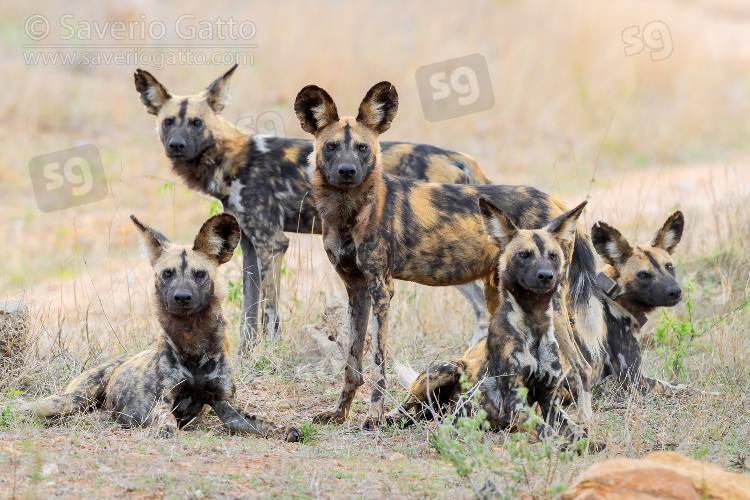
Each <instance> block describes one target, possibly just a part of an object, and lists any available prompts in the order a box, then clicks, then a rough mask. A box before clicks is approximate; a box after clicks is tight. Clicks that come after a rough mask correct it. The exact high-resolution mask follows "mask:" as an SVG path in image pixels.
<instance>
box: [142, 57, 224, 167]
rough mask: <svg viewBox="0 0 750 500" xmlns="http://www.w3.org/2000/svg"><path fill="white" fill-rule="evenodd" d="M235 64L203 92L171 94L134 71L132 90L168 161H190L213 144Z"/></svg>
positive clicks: (149, 76) (147, 76)
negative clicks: (152, 121) (150, 117)
mask: <svg viewBox="0 0 750 500" xmlns="http://www.w3.org/2000/svg"><path fill="white" fill-rule="evenodd" d="M235 69H237V65H236V64H235V65H234V66H232V68H231V69H230V70H229V71H227V72H226V73H224V74H223V75H222V76H220V77H219V78H217V79H216V80H214V82H213V83H212V84H211V85H209V86H208V88H206V90H204V91H203V92H200V93H198V94H194V95H190V96H178V95H172V94H171V93H170V92H169V91H168V90H167V89H166V88H165V87H164V85H162V84H161V83H159V82H158V81H157V79H156V78H154V76H153V75H152V74H151V73H149V72H148V71H144V70H142V69H137V70H136V71H135V76H134V77H135V89H136V90H137V91H138V92H139V93H140V94H141V102H142V103H143V105H144V106H145V107H146V111H148V112H149V113H150V114H152V115H155V116H156V130H157V132H158V134H159V138H160V140H161V143H162V145H163V146H164V152H165V153H166V155H167V157H168V158H173V159H182V160H188V161H189V160H192V159H195V158H198V157H200V155H201V154H203V153H204V152H205V151H206V150H207V149H208V148H210V147H211V146H213V145H214V143H215V141H216V137H214V135H215V134H216V131H217V129H220V128H221V127H219V125H218V123H217V122H218V116H219V114H220V113H221V111H222V110H223V109H224V106H225V105H226V104H227V102H228V101H229V81H230V79H231V78H232V74H233V73H234V70H235Z"/></svg>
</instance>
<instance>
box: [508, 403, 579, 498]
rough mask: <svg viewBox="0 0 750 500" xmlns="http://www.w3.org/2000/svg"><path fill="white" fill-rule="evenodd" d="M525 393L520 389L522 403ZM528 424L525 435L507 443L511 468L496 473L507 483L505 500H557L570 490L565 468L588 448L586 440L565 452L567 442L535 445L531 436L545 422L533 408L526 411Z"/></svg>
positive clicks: (538, 443) (520, 435)
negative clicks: (555, 499) (520, 499)
mask: <svg viewBox="0 0 750 500" xmlns="http://www.w3.org/2000/svg"><path fill="white" fill-rule="evenodd" d="M524 391H525V389H519V390H518V392H519V399H521V400H525V393H524ZM524 412H525V413H526V420H525V421H524V423H523V428H524V430H525V432H516V433H514V434H513V436H512V437H511V439H509V440H507V441H506V442H505V443H503V448H504V449H505V451H506V452H507V454H508V457H509V460H508V461H507V463H508V464H509V465H508V467H506V468H503V469H500V470H498V471H496V472H495V473H496V474H497V475H498V476H501V477H503V478H504V479H505V481H504V488H503V490H502V491H501V492H499V493H500V497H501V498H508V499H513V498H520V497H525V496H527V495H528V496H530V497H532V498H553V497H555V496H557V495H559V494H560V493H562V492H563V491H565V490H566V489H567V487H568V486H567V484H566V483H565V481H564V480H562V479H563V478H562V471H561V470H560V466H561V465H566V464H569V463H570V462H572V461H573V458H574V457H575V456H576V455H577V453H578V452H580V451H583V450H585V449H586V448H587V445H588V443H587V441H586V440H579V441H576V442H575V443H573V444H572V445H571V446H568V447H566V448H565V449H562V448H563V446H561V445H564V444H566V441H565V439H564V438H562V437H558V441H557V442H552V441H549V440H545V441H541V442H537V443H531V442H529V433H531V432H532V431H533V429H534V427H535V426H536V425H538V424H540V423H542V419H541V418H540V417H539V416H538V415H537V414H536V412H535V411H534V409H533V408H531V407H528V406H527V407H526V408H524Z"/></svg>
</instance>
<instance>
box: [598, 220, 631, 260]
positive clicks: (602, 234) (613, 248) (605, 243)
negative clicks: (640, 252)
mask: <svg viewBox="0 0 750 500" xmlns="http://www.w3.org/2000/svg"><path fill="white" fill-rule="evenodd" d="M591 241H592V243H593V244H594V248H595V249H596V253H598V254H599V256H600V257H601V258H602V260H603V261H604V263H605V264H609V265H610V266H614V265H615V264H617V262H618V261H620V260H621V259H625V258H627V257H628V256H629V255H630V253H631V252H632V251H633V247H631V246H630V243H628V240H626V239H625V237H624V236H623V235H622V234H620V231H618V230H617V229H615V228H613V227H612V226H610V225H609V224H607V223H606V222H601V221H599V222H597V223H596V224H594V226H593V227H592V228H591Z"/></svg>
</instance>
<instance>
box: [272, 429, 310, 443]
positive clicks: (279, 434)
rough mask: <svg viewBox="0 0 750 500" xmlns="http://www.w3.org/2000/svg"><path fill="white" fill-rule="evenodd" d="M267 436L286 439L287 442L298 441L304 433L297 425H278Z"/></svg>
mask: <svg viewBox="0 0 750 500" xmlns="http://www.w3.org/2000/svg"><path fill="white" fill-rule="evenodd" d="M266 437H269V438H274V439H278V440H279V441H286V442H287V443H297V442H299V440H300V439H301V438H302V433H301V432H300V431H299V429H297V428H296V427H277V428H275V429H272V430H270V431H269V432H268V434H266Z"/></svg>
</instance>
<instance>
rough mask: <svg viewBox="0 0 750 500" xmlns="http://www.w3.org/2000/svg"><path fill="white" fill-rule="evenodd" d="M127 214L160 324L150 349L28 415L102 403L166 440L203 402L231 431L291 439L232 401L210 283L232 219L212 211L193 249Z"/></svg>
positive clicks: (79, 382) (227, 251)
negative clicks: (141, 247)
mask: <svg viewBox="0 0 750 500" xmlns="http://www.w3.org/2000/svg"><path fill="white" fill-rule="evenodd" d="M131 219H133V222H134V223H135V225H136V226H137V227H138V229H139V230H140V231H141V233H142V236H143V241H144V244H145V247H146V249H147V251H148V254H149V258H150V260H151V265H152V266H153V269H154V282H155V283H154V284H155V295H154V300H153V307H154V311H155V313H156V317H157V318H158V320H159V324H160V325H161V327H162V332H161V334H160V335H159V338H158V341H157V345H156V348H155V349H148V350H146V351H143V352H141V353H139V354H134V355H127V354H125V355H122V356H119V357H117V358H115V359H113V360H111V361H109V362H107V363H105V364H103V365H101V366H99V367H97V368H93V369H91V370H88V371H86V372H84V373H82V374H81V375H79V376H78V377H77V378H75V379H74V380H73V381H72V382H71V383H70V384H68V387H67V388H66V389H65V392H64V393H63V394H61V395H58V396H50V397H47V398H45V399H43V400H41V401H39V402H37V403H35V404H34V405H33V406H32V408H33V411H34V413H35V415H36V416H38V417H46V418H53V417H62V416H66V415H70V414H73V413H76V412H81V411H90V410H93V409H94V408H105V409H107V410H109V411H111V412H112V416H113V418H114V419H115V420H116V421H117V422H118V423H120V424H122V425H124V426H127V427H130V426H134V425H141V426H148V425H154V426H155V427H156V429H157V432H158V433H159V435H161V436H164V437H168V436H171V435H174V434H175V432H176V431H177V429H178V428H180V427H183V426H184V425H186V424H188V423H190V422H191V421H192V420H194V419H195V418H196V417H199V416H200V415H201V414H202V413H203V412H204V410H205V409H206V408H205V406H206V405H209V406H210V407H211V408H213V410H214V412H216V415H217V416H218V417H219V419H220V420H221V421H222V422H223V424H224V427H225V428H227V429H228V430H230V431H233V432H250V433H253V434H259V435H261V436H270V437H275V438H279V439H284V440H286V441H297V440H298V439H299V437H300V433H299V431H298V430H297V429H295V428H293V427H279V426H276V425H274V424H273V423H271V422H269V421H267V420H264V419H261V418H259V417H257V416H255V415H250V414H248V413H246V412H245V411H244V410H242V409H240V408H238V407H236V406H235V405H233V404H232V400H233V398H234V393H235V384H234V379H233V377H232V364H231V359H230V356H229V337H228V336H227V328H226V322H225V320H224V316H223V315H222V311H221V304H222V302H223V299H224V297H225V295H226V290H225V289H224V287H222V286H221V285H220V284H219V283H217V268H218V267H219V266H220V265H221V264H224V263H225V262H228V261H229V260H230V259H231V258H232V254H233V252H234V249H235V248H236V247H237V243H238V242H239V240H240V228H239V225H238V224H237V221H236V220H235V219H234V217H232V216H231V215H229V214H221V215H216V216H214V217H212V218H210V219H209V220H208V221H206V222H205V223H204V224H203V227H201V229H200V232H199V233H198V235H197V236H196V237H195V242H194V243H193V245H192V246H189V245H185V246H182V245H175V244H172V243H170V242H169V241H168V240H167V238H166V237H165V236H164V235H163V234H161V233H159V232H157V231H155V230H154V229H152V228H150V227H148V226H146V225H145V224H142V223H141V222H140V221H138V219H136V218H135V217H134V216H131Z"/></svg>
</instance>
